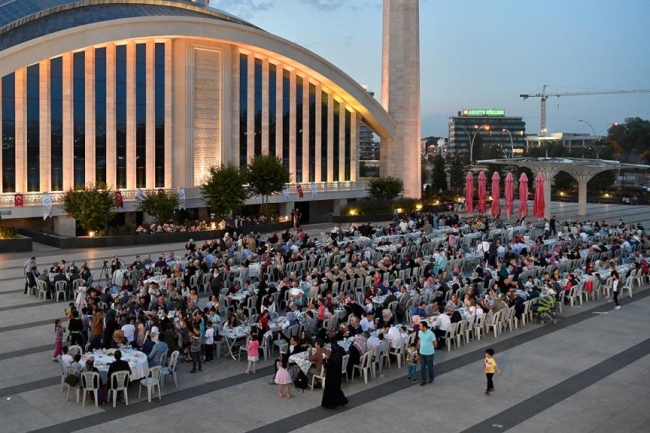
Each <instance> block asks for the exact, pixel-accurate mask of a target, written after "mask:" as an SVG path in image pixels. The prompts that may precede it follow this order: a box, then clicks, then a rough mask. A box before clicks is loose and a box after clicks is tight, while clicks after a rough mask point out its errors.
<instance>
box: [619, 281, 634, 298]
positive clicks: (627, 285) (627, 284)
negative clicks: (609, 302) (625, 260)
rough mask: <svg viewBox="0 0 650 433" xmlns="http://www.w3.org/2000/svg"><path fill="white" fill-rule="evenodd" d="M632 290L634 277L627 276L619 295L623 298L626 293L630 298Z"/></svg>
mask: <svg viewBox="0 0 650 433" xmlns="http://www.w3.org/2000/svg"><path fill="white" fill-rule="evenodd" d="M633 288H634V277H633V276H629V277H627V280H625V285H624V286H623V287H622V288H621V295H622V296H625V292H628V293H629V294H630V298H631V297H632V289H633Z"/></svg>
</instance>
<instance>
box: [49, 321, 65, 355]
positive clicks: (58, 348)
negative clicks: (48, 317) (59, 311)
mask: <svg viewBox="0 0 650 433" xmlns="http://www.w3.org/2000/svg"><path fill="white" fill-rule="evenodd" d="M64 333H65V328H64V327H63V326H61V319H56V320H55V321H54V353H53V354H52V361H54V362H58V361H59V358H58V356H59V355H61V354H62V353H63V334H64Z"/></svg>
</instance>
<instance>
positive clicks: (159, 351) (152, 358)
mask: <svg viewBox="0 0 650 433" xmlns="http://www.w3.org/2000/svg"><path fill="white" fill-rule="evenodd" d="M149 336H150V337H151V341H153V342H154V343H155V344H154V346H153V348H152V349H151V352H150V353H149V356H147V360H148V361H149V367H155V366H157V365H162V364H161V362H162V356H163V354H165V352H167V351H168V350H169V346H168V345H167V343H166V342H165V341H164V340H160V339H159V335H158V333H151V332H150V333H149Z"/></svg>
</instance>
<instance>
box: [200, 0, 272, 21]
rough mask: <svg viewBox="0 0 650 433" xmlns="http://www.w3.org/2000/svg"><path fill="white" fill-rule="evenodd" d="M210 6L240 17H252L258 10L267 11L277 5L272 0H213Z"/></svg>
mask: <svg viewBox="0 0 650 433" xmlns="http://www.w3.org/2000/svg"><path fill="white" fill-rule="evenodd" d="M210 6H211V7H213V8H215V9H220V10H222V11H224V12H227V13H229V14H232V15H235V16H237V17H240V18H244V19H250V18H252V17H253V16H254V15H255V14H256V13H258V12H266V11H268V10H270V9H272V8H273V7H274V6H275V5H274V3H273V1H271V0H212V1H210Z"/></svg>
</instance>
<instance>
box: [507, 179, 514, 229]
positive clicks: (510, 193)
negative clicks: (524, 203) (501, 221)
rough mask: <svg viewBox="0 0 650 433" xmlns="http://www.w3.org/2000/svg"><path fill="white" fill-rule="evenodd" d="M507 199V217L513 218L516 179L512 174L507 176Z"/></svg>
mask: <svg viewBox="0 0 650 433" xmlns="http://www.w3.org/2000/svg"><path fill="white" fill-rule="evenodd" d="M505 199H506V208H505V212H506V216H507V217H508V218H510V217H511V216H512V214H513V213H514V212H513V209H514V207H515V206H514V201H515V177H514V176H513V175H512V173H508V174H507V175H506V187H505Z"/></svg>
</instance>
